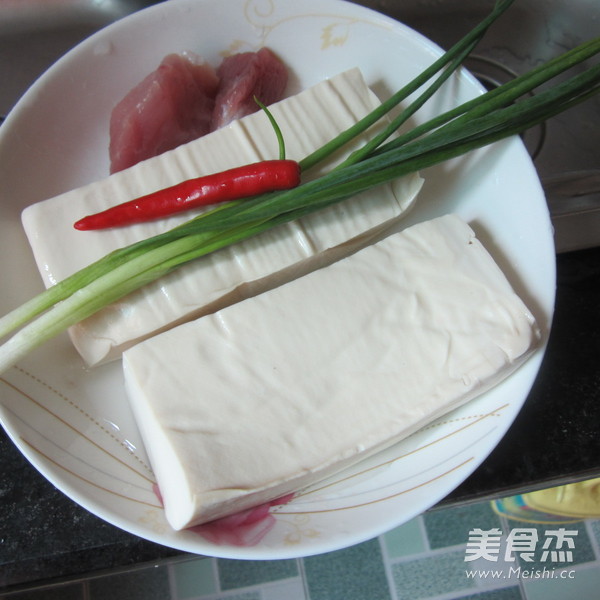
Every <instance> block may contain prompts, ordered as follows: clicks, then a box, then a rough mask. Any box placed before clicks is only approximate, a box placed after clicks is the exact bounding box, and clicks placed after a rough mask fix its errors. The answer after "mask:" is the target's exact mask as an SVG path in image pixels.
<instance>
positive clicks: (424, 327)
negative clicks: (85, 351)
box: [124, 215, 539, 530]
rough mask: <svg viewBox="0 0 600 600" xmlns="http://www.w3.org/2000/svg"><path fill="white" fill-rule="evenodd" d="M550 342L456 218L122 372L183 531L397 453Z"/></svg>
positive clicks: (132, 357) (303, 283)
mask: <svg viewBox="0 0 600 600" xmlns="http://www.w3.org/2000/svg"><path fill="white" fill-rule="evenodd" d="M538 339H539V333H538V329H537V327H536V324H535V320H534V317H533V316H532V314H531V313H530V311H529V310H528V309H527V307H526V306H525V305H524V304H523V302H522V301H521V300H520V299H519V297H518V296H517V295H516V294H515V293H514V291H513V289H512V288H511V286H510V284H509V282H508V280H507V279H506V277H505V276H504V275H503V273H502V272H501V270H500V269H499V267H498V266H497V265H496V263H495V262H494V260H493V259H492V257H491V256H490V254H488V252H487V251H486V250H485V249H484V247H483V246H482V245H481V243H480V242H479V241H478V240H477V239H476V237H475V235H474V233H473V231H472V229H471V228H470V227H469V226H468V225H467V224H466V223H464V222H463V221H462V220H460V219H459V218H458V217H456V216H454V215H448V216H445V217H441V218H439V219H435V220H432V221H428V222H425V223H422V224H419V225H415V226H413V227H410V228H408V229H406V230H405V231H404V232H401V233H396V234H393V235H391V236H389V237H388V238H386V239H385V240H383V241H381V242H379V243H377V244H375V245H372V246H369V247H367V248H366V249H363V250H360V251H359V252H357V253H356V254H354V255H352V256H350V257H348V258H345V259H343V260H341V261H339V262H337V263H335V264H334V265H332V266H328V267H326V268H323V269H320V270H318V271H315V272H313V273H311V274H309V275H307V276H305V277H303V278H301V279H297V280H295V281H292V282H290V283H288V284H286V285H284V286H281V287H279V288H277V289H274V290H271V291H269V292H267V293H265V294H262V295H260V296H257V297H255V298H251V299H248V300H245V301H243V302H240V303H238V304H236V305H233V306H230V307H228V308H225V309H223V310H221V311H218V312H217V313H215V314H212V315H208V316H205V317H203V318H201V319H198V320H196V321H193V322H191V323H188V324H185V325H182V326H180V327H177V328H175V329H172V330H171V331H169V332H166V333H164V334H161V335H159V336H157V337H154V338H152V339H150V340H147V341H145V342H142V343H140V344H138V345H136V346H135V347H133V348H131V349H129V350H127V351H126V352H125V353H124V374H125V381H126V388H127V392H128V396H129V398H130V401H131V406H132V409H133V412H134V414H135V417H136V421H137V423H138V425H139V428H140V432H141V434H142V437H143V439H144V443H145V446H146V449H147V451H148V454H149V457H150V460H151V462H152V466H153V469H154V472H155V475H156V478H157V482H158V486H159V489H160V491H161V494H162V497H163V501H164V506H165V511H166V517H167V519H168V521H169V523H170V524H171V526H172V527H173V528H174V529H177V530H178V529H182V528H186V527H189V526H192V525H195V524H199V523H202V522H205V521H210V520H212V519H215V518H217V517H221V516H224V515H227V514H230V513H234V512H237V511H240V510H243V509H245V508H248V507H250V506H253V505H258V504H261V503H263V502H266V501H269V500H271V499H274V498H277V497H280V496H283V495H284V494H287V493H290V492H292V491H295V490H299V489H301V488H303V487H305V486H307V485H309V484H312V483H314V482H315V481H318V480H320V479H322V478H324V477H326V476H329V475H331V474H332V473H334V472H336V471H338V470H340V469H342V468H344V467H346V466H348V465H350V464H352V463H355V462H357V461H358V460H360V459H361V458H364V457H365V456H367V455H370V454H372V453H373V452H376V451H377V450H380V449H383V448H385V447H387V446H389V445H390V444H392V443H394V442H396V441H398V440H400V439H402V438H404V437H405V436H407V435H409V434H410V433H412V432H414V431H415V430H417V429H418V428H420V427H422V426H423V425H425V424H426V423H428V422H430V421H432V420H433V419H435V418H436V417H438V416H440V415H441V414H443V413H445V412H447V411H449V410H451V409H452V408H455V407H457V406H458V405H460V404H462V403H464V402H466V401H468V400H470V399H472V398H473V397H475V396H476V395H478V394H480V393H481V392H483V391H484V390H486V389H488V388H489V387H490V386H492V385H494V384H496V383H497V382H499V381H500V380H501V379H502V378H504V377H505V376H506V375H507V374H508V373H510V372H511V371H512V370H513V369H514V368H515V367H516V366H517V365H519V364H520V363H521V362H522V361H523V360H524V359H525V357H526V356H527V355H528V353H529V352H530V351H531V350H532V349H533V348H534V347H535V346H536V344H537V343H538ZM332 423H335V429H336V435H335V436H332V435H331V431H332V429H331V428H332Z"/></svg>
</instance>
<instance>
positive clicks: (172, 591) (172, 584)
mask: <svg viewBox="0 0 600 600" xmlns="http://www.w3.org/2000/svg"><path fill="white" fill-rule="evenodd" d="M167 581H168V583H169V597H170V598H171V600H178V598H179V594H178V590H177V578H176V577H175V567H174V565H173V563H168V564H167Z"/></svg>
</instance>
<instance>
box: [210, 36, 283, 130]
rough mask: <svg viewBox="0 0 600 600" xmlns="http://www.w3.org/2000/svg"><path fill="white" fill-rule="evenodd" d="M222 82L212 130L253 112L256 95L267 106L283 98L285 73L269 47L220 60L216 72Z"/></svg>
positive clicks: (216, 101)
mask: <svg viewBox="0 0 600 600" xmlns="http://www.w3.org/2000/svg"><path fill="white" fill-rule="evenodd" d="M217 75H218V76H219V78H220V80H221V82H220V85H219V91H218V93H217V97H216V100H215V108H214V112H213V120H212V130H215V129H219V128H220V127H224V126H225V125H227V124H229V123H231V122H232V121H234V120H236V119H241V118H242V117H245V116H246V115H248V114H251V113H253V112H256V111H257V110H258V106H257V104H256V102H255V101H254V96H256V97H257V98H258V99H259V100H260V101H261V102H262V103H263V104H265V105H267V106H268V105H269V104H272V103H273V102H277V101H278V100H280V99H281V98H282V97H283V93H284V91H285V88H286V86H287V80H288V72H287V69H286V67H285V65H284V64H283V63H282V62H281V61H280V60H279V58H278V57H277V56H275V54H274V53H273V52H272V51H271V50H269V49H268V48H261V49H260V50H259V51H258V52H242V53H240V54H234V55H232V56H229V57H227V58H225V59H224V60H223V62H222V63H221V65H220V66H219V68H218V69H217Z"/></svg>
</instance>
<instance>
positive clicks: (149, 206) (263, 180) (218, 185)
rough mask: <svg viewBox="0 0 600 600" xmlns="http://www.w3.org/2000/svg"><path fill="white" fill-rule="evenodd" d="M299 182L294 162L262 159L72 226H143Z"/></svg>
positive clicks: (93, 227) (88, 228) (162, 191)
mask: <svg viewBox="0 0 600 600" xmlns="http://www.w3.org/2000/svg"><path fill="white" fill-rule="evenodd" d="M299 183H300V166H299V165H298V163H297V162H296V161H294V160H265V161H262V162H257V163H252V164H249V165H244V166H243V167H237V168H234V169H228V170H227V171H221V172H220V173H214V174H212V175H206V176H204V177H197V178H195V179H189V180H187V181H184V182H182V183H178V184H177V185H174V186H172V187H169V188H166V189H164V190H160V191H158V192H153V193H152V194H148V195H147V196H142V197H141V198H137V199H135V200H130V201H128V202H124V203H123V204H118V205H117V206H113V207H111V208H109V209H107V210H105V211H102V212H99V213H96V214H93V215H89V216H87V217H84V218H83V219H80V220H79V221H77V222H76V223H75V225H74V227H75V229H79V230H80V231H87V230H90V229H106V228H108V227H118V226H121V225H131V224H133V223H143V222H146V221H151V220H154V219H158V218H161V217H166V216H169V215H173V214H176V213H179V212H183V211H186V210H190V209H192V208H198V207H201V206H207V205H210V204H216V203H218V202H225V201H227V200H238V199H241V198H248V197H250V196H256V195H258V194H263V193H265V192H272V191H275V190H286V189H290V188H293V187H296V186H297V185H298V184H299Z"/></svg>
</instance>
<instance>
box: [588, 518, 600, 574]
mask: <svg viewBox="0 0 600 600" xmlns="http://www.w3.org/2000/svg"><path fill="white" fill-rule="evenodd" d="M593 523H597V524H598V533H597V534H596V533H595V532H594V528H593V525H592V524H593ZM584 526H585V530H586V531H587V534H588V537H589V538H590V544H591V546H592V550H593V551H594V554H595V556H596V563H598V567H599V568H600V520H599V519H585V521H584Z"/></svg>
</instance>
